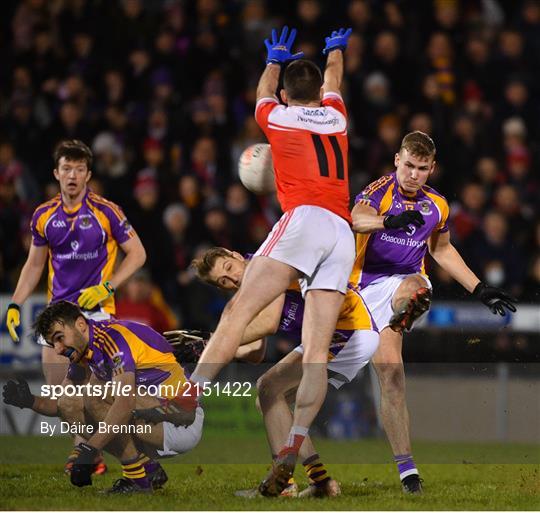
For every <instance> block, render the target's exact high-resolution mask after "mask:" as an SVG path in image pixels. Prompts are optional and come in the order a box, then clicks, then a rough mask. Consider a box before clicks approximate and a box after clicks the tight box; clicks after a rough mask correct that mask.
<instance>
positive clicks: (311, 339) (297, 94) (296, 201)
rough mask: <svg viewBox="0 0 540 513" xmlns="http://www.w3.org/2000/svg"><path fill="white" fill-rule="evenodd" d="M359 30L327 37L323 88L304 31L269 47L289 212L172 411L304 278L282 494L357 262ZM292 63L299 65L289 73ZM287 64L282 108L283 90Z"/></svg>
mask: <svg viewBox="0 0 540 513" xmlns="http://www.w3.org/2000/svg"><path fill="white" fill-rule="evenodd" d="M350 33H351V30H350V29H349V30H347V31H345V30H340V31H339V32H333V33H332V35H331V36H330V37H328V38H326V47H325V49H324V53H325V54H327V63H326V69H325V73H324V80H323V77H322V76H321V72H320V70H319V68H318V67H317V66H316V65H315V64H314V63H312V62H310V61H307V60H304V59H300V60H298V59H299V58H300V57H302V54H294V55H293V54H292V53H291V49H292V46H293V43H294V38H295V36H296V31H295V30H293V31H291V34H290V35H289V34H288V29H287V27H285V28H284V29H283V31H282V32H281V35H280V38H279V39H278V36H277V33H276V31H275V30H274V31H272V41H269V40H267V41H266V42H265V44H266V47H267V50H268V57H267V60H266V62H267V66H266V69H265V71H264V72H263V74H262V76H261V78H260V80H259V84H258V87H257V106H256V110H255V119H256V121H257V123H258V124H259V125H260V126H261V127H262V129H263V131H264V132H265V134H266V136H267V138H268V140H269V142H270V144H271V151H272V160H273V163H274V170H275V176H276V183H277V191H278V199H279V201H280V204H281V207H282V210H283V212H284V214H283V216H282V218H281V219H280V221H279V222H278V223H277V224H276V225H275V226H274V228H273V229H272V232H271V233H270V234H269V236H268V238H267V239H266V241H265V242H264V243H263V244H262V245H261V247H260V248H259V250H258V251H257V252H256V253H255V256H254V258H253V259H252V261H251V262H250V264H249V267H248V269H247V271H246V275H245V277H244V279H243V280H242V284H241V286H240V288H239V290H238V292H237V293H236V294H235V296H234V298H233V299H232V300H231V301H229V303H228V304H227V306H226V308H225V310H224V312H223V314H222V316H221V319H220V322H219V325H218V327H217V328H216V331H215V333H214V334H213V335H212V338H211V339H210V341H209V343H208V345H207V346H206V348H205V350H204V352H203V354H202V356H201V358H200V360H199V363H198V365H197V368H196V369H195V372H194V373H193V374H192V375H191V378H190V383H189V384H188V385H186V388H185V390H184V391H183V392H182V394H181V395H180V396H178V397H177V398H175V400H174V401H172V402H171V403H170V404H169V409H170V411H171V412H172V413H174V411H175V410H180V409H184V410H186V409H187V410H190V409H193V408H195V407H196V405H197V399H198V397H197V394H196V392H197V391H198V390H199V391H200V392H201V393H202V389H203V387H204V384H205V383H208V382H211V381H212V380H214V379H215V377H216V376H217V374H218V373H219V372H220V370H221V369H222V368H223V367H224V366H225V365H227V363H229V362H230V361H231V360H232V358H233V357H234V355H235V353H236V351H237V349H238V347H239V345H240V343H241V341H242V338H243V335H244V331H245V329H246V327H247V326H248V324H249V323H250V322H251V321H252V320H253V319H254V318H255V317H256V316H257V314H258V313H259V312H260V311H261V310H263V309H264V308H266V307H267V306H268V305H269V304H270V303H272V302H273V301H274V300H275V299H276V298H278V297H279V296H280V295H281V294H283V293H284V292H285V291H286V290H287V288H288V287H289V285H290V284H291V282H292V281H294V280H298V279H300V280H301V284H302V289H303V292H305V313H304V322H303V329H302V343H303V346H304V354H303V357H302V363H303V366H304V367H303V373H302V378H301V382H300V385H299V386H298V392H297V394H296V400H295V409H294V421H293V426H292V428H291V430H290V433H289V436H288V437H287V439H286V440H287V441H286V442H285V444H284V445H283V446H282V448H281V450H279V451H278V457H277V458H276V460H275V461H274V462H273V465H272V471H271V472H270V474H269V476H268V477H267V479H265V480H264V481H263V483H261V491H262V493H263V494H265V495H269V496H277V495H279V494H280V493H281V492H282V491H283V489H284V488H286V486H287V482H288V480H289V479H290V477H292V474H293V472H294V467H295V465H296V460H297V457H298V451H299V450H300V447H301V445H302V442H303V441H304V438H305V437H306V435H307V433H308V431H309V426H310V425H311V423H312V422H313V419H314V418H315V416H316V415H317V413H318V411H319V409H320V407H321V405H322V403H323V401H324V398H325V396H326V390H327V386H328V385H327V379H326V378H327V368H326V364H327V359H328V348H329V345H330V341H331V339H332V336H333V333H334V331H335V327H336V322H337V319H338V315H339V310H340V308H341V305H342V303H343V299H344V296H345V292H346V290H347V282H348V278H349V274H350V271H351V269H352V264H353V262H354V237H353V235H352V232H351V229H350V225H349V223H350V212H349V208H348V203H349V188H348V162H347V150H348V141H347V113H346V108H345V105H344V103H343V99H342V98H341V96H340V94H339V92H340V87H341V81H342V77H343V55H342V52H343V50H344V49H345V47H346V46H347V40H348V37H349V35H350ZM289 61H293V62H291V63H290V64H288V65H287V63H288V62H289ZM282 66H284V67H285V69H284V72H283V84H284V89H283V90H282V91H280V95H281V99H282V100H283V102H284V103H286V104H287V106H284V105H280V103H279V101H278V99H277V97H276V92H277V88H278V84H279V77H280V72H281V67H282Z"/></svg>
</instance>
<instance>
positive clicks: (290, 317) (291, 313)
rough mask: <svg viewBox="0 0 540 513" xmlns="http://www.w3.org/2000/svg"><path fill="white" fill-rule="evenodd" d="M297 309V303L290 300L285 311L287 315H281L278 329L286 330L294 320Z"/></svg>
mask: <svg viewBox="0 0 540 513" xmlns="http://www.w3.org/2000/svg"><path fill="white" fill-rule="evenodd" d="M297 310H298V303H296V302H291V304H290V306H289V309H288V311H287V315H286V316H284V317H282V319H281V325H280V329H282V330H286V329H287V328H288V327H289V326H290V325H291V324H292V323H293V322H294V321H295V320H296V312H297Z"/></svg>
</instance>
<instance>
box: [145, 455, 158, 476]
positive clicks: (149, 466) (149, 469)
mask: <svg viewBox="0 0 540 513" xmlns="http://www.w3.org/2000/svg"><path fill="white" fill-rule="evenodd" d="M141 463H142V464H143V466H144V470H146V475H149V474H152V473H153V472H155V471H156V470H157V469H158V468H159V467H160V466H161V465H160V464H159V463H158V462H157V461H156V460H152V459H150V458H149V457H148V456H143V457H142V458H141Z"/></svg>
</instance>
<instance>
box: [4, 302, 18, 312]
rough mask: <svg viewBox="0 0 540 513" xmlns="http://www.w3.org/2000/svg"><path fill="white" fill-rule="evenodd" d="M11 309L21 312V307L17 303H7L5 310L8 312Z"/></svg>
mask: <svg viewBox="0 0 540 513" xmlns="http://www.w3.org/2000/svg"><path fill="white" fill-rule="evenodd" d="M11 308H15V310H17V312H20V311H21V307H20V306H19V305H18V304H17V303H9V305H8V307H7V309H8V310H9V309H11Z"/></svg>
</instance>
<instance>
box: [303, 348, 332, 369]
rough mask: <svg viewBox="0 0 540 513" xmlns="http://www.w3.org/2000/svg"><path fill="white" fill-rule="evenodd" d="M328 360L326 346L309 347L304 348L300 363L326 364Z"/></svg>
mask: <svg viewBox="0 0 540 513" xmlns="http://www.w3.org/2000/svg"><path fill="white" fill-rule="evenodd" d="M327 362H328V348H327V347H311V348H305V349H304V354H303V355H302V365H303V366H305V365H308V364H313V365H326V364H327Z"/></svg>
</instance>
